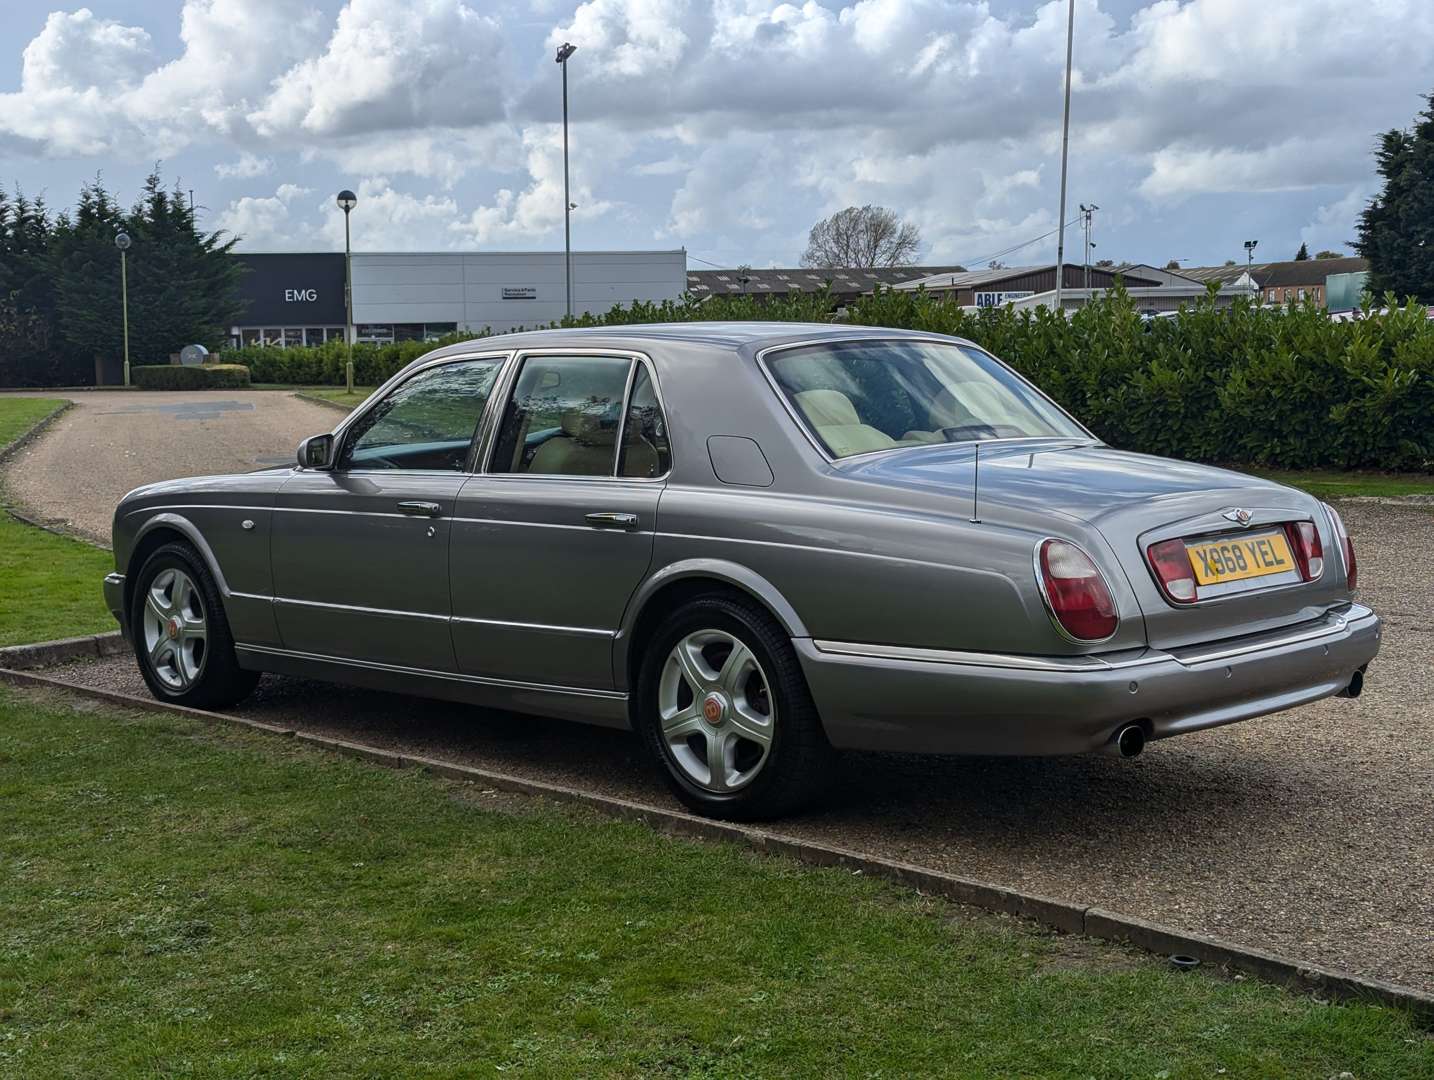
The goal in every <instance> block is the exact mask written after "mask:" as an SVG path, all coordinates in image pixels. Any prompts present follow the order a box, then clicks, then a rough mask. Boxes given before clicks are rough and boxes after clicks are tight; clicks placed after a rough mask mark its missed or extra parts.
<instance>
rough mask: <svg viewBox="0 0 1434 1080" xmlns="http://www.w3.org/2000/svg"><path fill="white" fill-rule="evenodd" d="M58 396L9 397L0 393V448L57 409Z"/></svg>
mask: <svg viewBox="0 0 1434 1080" xmlns="http://www.w3.org/2000/svg"><path fill="white" fill-rule="evenodd" d="M63 404H64V402H63V401H61V400H59V399H58V398H31V397H9V396H5V395H0V450H3V449H4V448H5V447H7V446H9V445H10V444H11V443H12V442H14V441H15V440H16V439H18V438H19V437H20V436H21V435H23V434H25V432H27V431H29V430H30V429H31V428H32V427H34V426H35V425H36V424H38V423H39V422H40V421H41V420H43V419H45V417H47V416H49V415H50V414H51V413H52V412H54V411H55V410H56V409H58V408H59V407H60V406H61V405H63Z"/></svg>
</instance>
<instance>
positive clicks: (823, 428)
mask: <svg viewBox="0 0 1434 1080" xmlns="http://www.w3.org/2000/svg"><path fill="white" fill-rule="evenodd" d="M793 399H794V400H795V401H796V403H797V408H799V409H801V410H802V415H803V416H805V417H806V418H807V423H809V424H811V425H812V427H813V428H815V429H816V432H817V434H818V435H820V436H821V437H822V441H823V442H825V443H826V444H827V446H829V447H830V448H831V451H832V453H833V454H836V455H837V456H838V457H842V456H845V455H847V454H860V453H863V452H865V451H867V450H885V449H886V448H887V447H889V446H896V445H897V442H896V440H895V439H893V438H892V437H891V436H890V435H887V434H886V433H885V432H883V431H878V430H877V429H876V428H874V427H872V426H871V425H870V424H863V423H862V422H861V417H860V416H858V415H857V411H856V406H855V405H853V404H852V403H851V398H849V397H847V396H846V395H845V394H843V393H842V392H841V391H840V390H803V391H801V392H799V393H797V394H794V395H793Z"/></svg>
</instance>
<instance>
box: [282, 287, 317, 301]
mask: <svg viewBox="0 0 1434 1080" xmlns="http://www.w3.org/2000/svg"><path fill="white" fill-rule="evenodd" d="M318 298H319V290H318V289H285V290H284V303H286V304H303V303H307V304H312V303H313V302H314V301H315V300H317V299H318Z"/></svg>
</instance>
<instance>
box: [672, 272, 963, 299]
mask: <svg viewBox="0 0 1434 1080" xmlns="http://www.w3.org/2000/svg"><path fill="white" fill-rule="evenodd" d="M962 270H964V267H960V266H895V267H872V268H865V267H863V268H846V267H835V268H831V269H825V268H815V269H809V268H807V267H796V268H785V269H780V268H779V269H764V270H757V269H751V270H689V271H687V291H688V292H690V293H692V294H693V295H695V296H721V295H737V296H740V295H741V294H742V293H744V292H745V293H751V294H753V295H758V296H772V295H781V294H784V293H795V292H820V291H821V290H822V289H824V288H826V287H827V283H828V282H830V283H831V291H832V292H833V293H839V294H850V295H854V296H855V295H860V294H861V293H867V292H871V291H872V289H874V288H876V286H878V285H887V286H891V285H895V284H897V283H899V282H902V281H910V280H911V279H912V278H914V277H923V276H926V275H929V274H936V273H950V272H952V271H956V272H960V271H962ZM743 277H745V278H746V279H747V280H746V282H745V283H744V282H743V281H742V278H743Z"/></svg>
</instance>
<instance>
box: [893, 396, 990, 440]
mask: <svg viewBox="0 0 1434 1080" xmlns="http://www.w3.org/2000/svg"><path fill="white" fill-rule="evenodd" d="M961 387H962V393H967V392H969V391H970V390H971V389H973V388H974V389H977V390H984V389H985V387H976V386H975V384H972V383H962V384H961ZM929 420H930V422H931V423H932V424H934V425H935V426H936V427H937V428H938V429H940V428H949V427H964V426H965V425H967V424H980V423H982V422H983V421H982V420H981V419H980V418H979V417H977V416H976V415H975V414H974V413H973V412H971V410H970V409H968V408H967V407H966V406H965V405H964V404H963V403H962V402H961V400H960V399H959V398H957V397H956V395H955V394H953V393H952V392H951V391H950V390H942V391H941V393H939V394H937V395H936V401H935V402H934V404H933V405H932V408H931V416H930V417H929ZM902 440H903V441H906V440H910V441H912V442H943V441H944V439H943V436H942V434H941V432H940V430H937V431H922V430H920V429H919V428H918V429H916V430H914V431H908V432H907V433H906V434H905V435H904V436H902Z"/></svg>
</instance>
